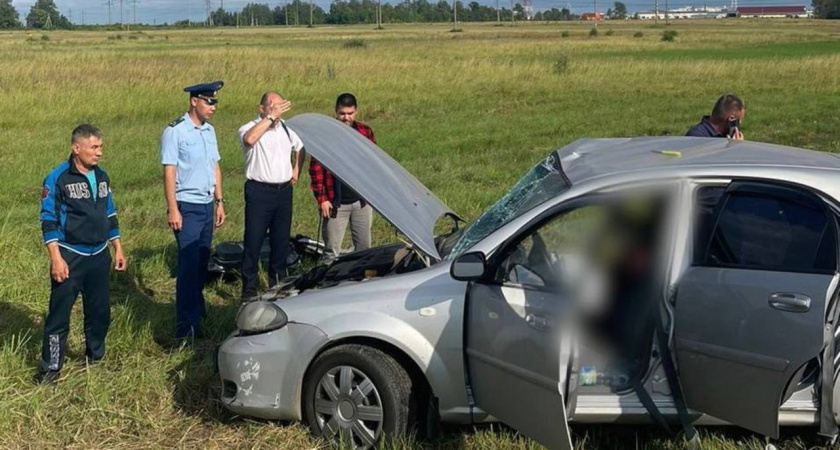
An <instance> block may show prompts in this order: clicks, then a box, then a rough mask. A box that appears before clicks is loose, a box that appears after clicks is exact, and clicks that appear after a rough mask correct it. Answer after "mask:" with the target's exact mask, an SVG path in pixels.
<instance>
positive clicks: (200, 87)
mask: <svg viewBox="0 0 840 450" xmlns="http://www.w3.org/2000/svg"><path fill="white" fill-rule="evenodd" d="M224 85H225V82H224V81H222V80H219V81H214V82H212V83H202V84H194V85H192V86H187V87H185V88H184V92H189V93H190V97H206V98H215V97H216V91H219V90H220V89H222V86H224Z"/></svg>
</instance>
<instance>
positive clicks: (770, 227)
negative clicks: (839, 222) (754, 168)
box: [702, 192, 837, 273]
mask: <svg viewBox="0 0 840 450" xmlns="http://www.w3.org/2000/svg"><path fill="white" fill-rule="evenodd" d="M724 202H725V203H724V204H723V205H722V210H721V212H720V215H719V216H718V219H717V224H716V226H715V228H714V231H713V232H712V233H711V239H710V241H709V242H708V245H707V246H706V248H708V251H707V253H706V254H705V257H703V258H702V260H703V262H704V264H705V265H710V266H718V267H734V268H745V269H757V270H784V271H797V272H799V271H801V272H819V273H824V272H833V271H834V270H835V269H836V266H837V262H836V259H837V255H836V236H835V231H834V226H833V221H834V219H833V217H831V216H830V215H828V214H827V213H826V211H825V210H824V209H821V208H817V207H814V206H813V205H808V204H805V203H801V202H797V201H793V200H789V199H784V198H778V197H775V196H772V195H763V194H757V193H749V192H733V193H730V194H728V195H726V196H725V199H724Z"/></svg>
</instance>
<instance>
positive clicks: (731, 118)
mask: <svg viewBox="0 0 840 450" xmlns="http://www.w3.org/2000/svg"><path fill="white" fill-rule="evenodd" d="M745 112H746V110H744V109H742V110H740V111H738V112H737V113H735V114H730V115H729V117H728V118H727V121H726V132H727V133H729V132H731V131H732V130H730V129H729V128H730V127H729V124H730V123H731V122H733V121H735V120H737V121H738V123H741V122H743V121H744V113H745Z"/></svg>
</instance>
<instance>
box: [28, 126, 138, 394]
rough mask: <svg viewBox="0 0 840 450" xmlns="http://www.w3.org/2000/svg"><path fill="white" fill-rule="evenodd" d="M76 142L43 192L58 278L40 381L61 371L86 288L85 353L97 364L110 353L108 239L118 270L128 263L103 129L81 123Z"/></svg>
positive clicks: (45, 220) (46, 228) (46, 226)
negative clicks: (104, 160)
mask: <svg viewBox="0 0 840 450" xmlns="http://www.w3.org/2000/svg"><path fill="white" fill-rule="evenodd" d="M70 143H71V154H70V159H69V160H68V161H65V162H63V163H62V164H61V165H59V166H58V167H56V168H55V169H53V171H52V172H50V174H49V175H47V178H46V179H45V180H44V189H43V191H42V195H41V230H42V231H43V234H44V242H45V243H46V245H47V251H48V252H49V255H50V277H51V279H52V280H51V287H50V306H49V312H48V313H47V318H46V320H45V321H44V343H43V350H42V352H41V368H40V370H39V372H38V376H37V377H36V380H37V381H39V382H50V383H52V382H55V381H57V380H58V378H59V376H60V374H61V367H62V366H63V365H64V356H65V349H66V347H67V333H68V331H69V328H70V311H71V310H72V309H73V303H75V302H76V297H78V296H79V293H80V292H81V293H82V302H83V303H84V314H85V357H86V358H87V360H88V362H90V363H95V362H97V361H99V360H100V359H102V357H103V356H105V335H106V334H107V333H108V326H109V325H110V323H111V305H110V302H109V297H108V272H109V270H110V266H111V254H110V253H109V252H108V241H110V242H111V245H112V246H113V247H114V260H115V268H116V270H118V271H124V270H125V267H126V261H125V255H124V254H123V249H122V244H121V243H120V229H119V224H118V222H117V208H116V206H115V205H114V198H113V196H112V195H111V179H110V178H109V177H108V174H107V173H105V171H104V170H102V168H100V167H99V158H100V157H101V156H102V132H100V131H99V129H98V128H96V127H95V126H93V125H87V124H85V125H79V126H78V127H76V129H75V130H73V134H72V137H71V140H70Z"/></svg>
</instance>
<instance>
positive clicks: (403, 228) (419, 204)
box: [286, 114, 458, 260]
mask: <svg viewBox="0 0 840 450" xmlns="http://www.w3.org/2000/svg"><path fill="white" fill-rule="evenodd" d="M286 125H288V127H289V128H291V129H292V130H294V131H295V132H296V133H297V134H298V135H299V136H300V138H301V139H302V140H303V144H304V146H305V148H306V152H307V153H309V154H310V155H312V156H313V157H315V158H316V159H317V160H318V161H319V162H320V163H321V164H323V165H324V166H325V167H327V168H328V169H329V170H330V172H332V173H333V174H334V175H335V176H336V177H338V179H340V180H341V181H343V182H344V183H345V184H347V185H348V186H350V187H351V188H352V189H353V190H355V191H356V192H357V193H358V194H359V195H360V196H361V197H362V198H364V199H365V201H367V202H368V203H370V205H371V206H372V207H373V208H374V209H376V210H377V211H378V212H379V213H380V214H381V215H382V216H383V217H384V218H385V219H386V220H387V221H388V222H390V223H391V224H392V225H394V226H395V227H396V228H397V229H398V230H400V232H402V233H403V234H404V235H405V237H406V238H407V239H408V240H409V241H411V242H412V243H413V244H414V245H415V246H416V247H417V248H418V249H419V250H421V251H423V252H424V253H426V254H427V255H429V256H430V257H432V258H435V259H437V260H440V255H439V254H438V251H437V248H436V247H435V241H434V228H435V222H436V221H437V220H438V218H440V217H441V216H442V215H444V214H450V215H452V216H453V217H458V216H457V215H456V214H455V213H454V212H453V211H452V210H451V209H450V208H449V207H448V206H446V204H444V203H443V202H442V201H441V200H440V199H439V198H437V196H435V194H434V193H432V191H430V190H429V189H428V188H426V186H424V185H423V183H421V182H420V181H418V180H417V178H414V175H412V174H410V173H409V172H408V171H407V170H405V169H404V168H403V167H402V166H401V165H399V163H397V162H396V161H395V160H394V159H393V158H391V157H390V156H389V155H388V154H387V153H385V152H384V151H383V150H382V149H380V148H379V147H377V146H376V144H374V143H373V142H371V141H369V140H368V139H367V138H365V137H364V136H362V135H361V134H359V133H358V132H356V130H353V129H352V128H350V127H348V126H347V125H345V124H343V123H341V122H339V121H338V120H335V119H333V118H332V117H327V116H324V115H321V114H301V115H298V116H295V117H293V118H291V119H289V120H287V121H286Z"/></svg>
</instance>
